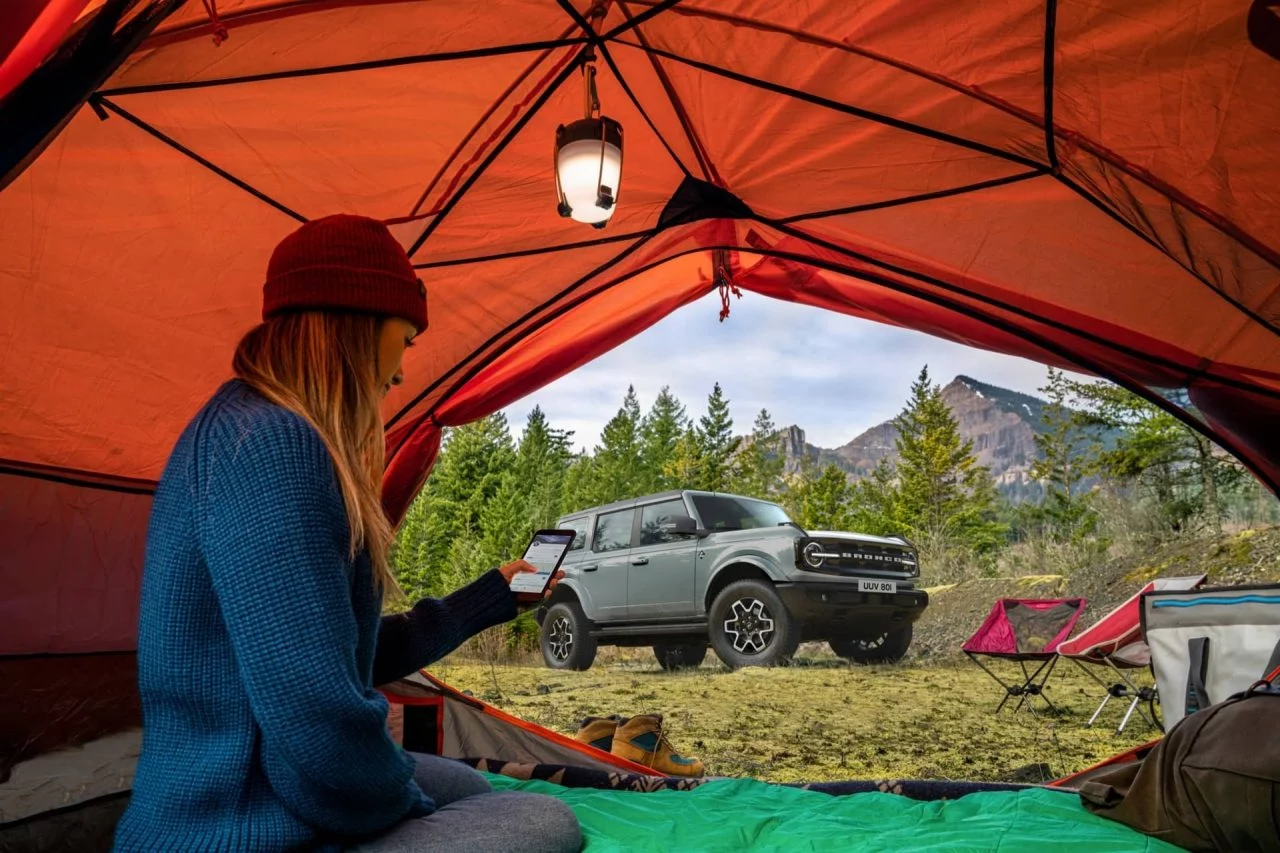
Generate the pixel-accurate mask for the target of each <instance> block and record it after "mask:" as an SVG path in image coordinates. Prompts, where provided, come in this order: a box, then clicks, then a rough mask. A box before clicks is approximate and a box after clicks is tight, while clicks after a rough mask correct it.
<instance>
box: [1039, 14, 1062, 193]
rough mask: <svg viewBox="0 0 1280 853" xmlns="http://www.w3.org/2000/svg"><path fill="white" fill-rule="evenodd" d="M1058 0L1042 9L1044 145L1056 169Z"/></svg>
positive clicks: (1051, 167) (1052, 167)
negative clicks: (1055, 102) (1054, 100)
mask: <svg viewBox="0 0 1280 853" xmlns="http://www.w3.org/2000/svg"><path fill="white" fill-rule="evenodd" d="M1057 23H1058V0H1047V2H1046V3H1045V11H1044V64H1043V70H1042V71H1041V74H1042V76H1043V78H1044V147H1045V153H1046V154H1048V155H1049V168H1050V169H1051V170H1052V171H1053V172H1057V171H1058V141H1057V135H1056V131H1055V130H1054V126H1053V77H1054V60H1055V53H1056V51H1057Z"/></svg>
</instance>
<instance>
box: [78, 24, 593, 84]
mask: <svg viewBox="0 0 1280 853" xmlns="http://www.w3.org/2000/svg"><path fill="white" fill-rule="evenodd" d="M586 42H587V39H584V38H559V39H550V40H547V41H534V42H521V43H519V44H512V45H501V46H499V47H486V48H477V49H475V50H457V51H446V52H444V53H421V54H414V55H412V56H398V57H394V58H391V59H371V60H368V61H365V62H348V63H343V64H340V65H320V66H317V67H315V68H295V69H292V70H289V71H266V72H263V73H261V74H242V75H239V76H236V77H216V78H213V79H210V80H189V81H179V82H173V83H151V84H147V85H139V86H120V87H117V88H112V89H100V90H99V91H98V92H97V94H99V95H102V96H108V95H114V96H122V95H146V94H152V93H156V92H178V91H185V90H190V89H214V88H218V87H221V86H234V85H238V84H241V83H265V82H271V81H274V80H293V79H298V78H306V77H322V76H327V75H329V74H351V73H359V72H361V71H376V70H378V69H382V68H397V67H402V66H406V65H425V64H431V63H435V62H459V61H464V60H468V59H486V58H489V57H493V56H507V55H510V54H514V53H534V52H535V51H539V50H555V49H556V48H558V47H573V46H574V45H580V44H586Z"/></svg>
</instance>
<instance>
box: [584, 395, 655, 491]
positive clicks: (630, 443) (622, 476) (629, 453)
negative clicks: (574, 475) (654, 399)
mask: <svg viewBox="0 0 1280 853" xmlns="http://www.w3.org/2000/svg"><path fill="white" fill-rule="evenodd" d="M600 442H601V443H600V446H599V447H597V448H596V452H595V460H594V465H593V469H594V471H593V474H594V476H593V478H592V486H593V488H592V491H593V493H594V495H593V501H592V502H593V503H596V504H607V503H611V502H613V501H617V500H622V499H623V498H628V497H637V496H638V495H640V494H641V493H642V492H641V491H640V490H641V489H643V488H644V486H645V483H644V478H643V477H642V474H643V469H642V463H641V457H640V450H641V447H640V401H639V400H638V399H637V398H636V389H635V388H634V387H628V388H627V395H626V397H624V398H623V400H622V408H620V409H619V410H618V413H617V414H616V415H614V416H613V418H612V419H611V420H610V421H609V422H608V423H607V424H605V426H604V431H603V432H602V433H601V435H600Z"/></svg>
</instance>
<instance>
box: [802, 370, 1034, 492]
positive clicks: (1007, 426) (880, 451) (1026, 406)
mask: <svg viewBox="0 0 1280 853" xmlns="http://www.w3.org/2000/svg"><path fill="white" fill-rule="evenodd" d="M942 399H943V400H944V401H945V402H946V403H947V405H948V406H949V407H950V408H951V411H952V412H953V413H954V414H955V417H956V421H957V423H958V425H959V431H960V437H961V439H963V440H966V441H969V440H972V441H973V450H974V454H975V455H976V456H977V458H978V463H979V464H980V465H985V466H986V467H987V468H988V469H989V470H990V471H991V475H992V478H993V479H994V480H995V483H996V487H997V488H998V489H999V490H1000V491H1001V492H1003V493H1004V494H1005V495H1006V496H1007V497H1009V498H1010V499H1011V500H1014V501H1021V500H1035V499H1037V498H1038V497H1039V496H1040V494H1041V492H1042V487H1041V485H1040V483H1038V482H1037V481H1036V480H1035V479H1034V478H1032V477H1031V466H1032V465H1033V464H1034V463H1035V461H1036V459H1037V458H1038V456H1039V452H1038V450H1037V449H1036V445H1035V436H1036V435H1037V434H1038V433H1041V432H1044V431H1045V426H1044V422H1043V414H1044V410H1045V407H1046V406H1047V405H1048V403H1046V402H1045V401H1044V400H1042V399H1040V398H1039V397H1034V396H1032V395H1030V394H1024V393H1022V392H1020V391H1013V390H1011V389H1008V388H1001V387H1000V386H998V385H992V384H990V383H986V382H982V381H979V380H977V379H974V378H973V377H970V376H965V375H963V374H961V375H959V376H956V377H955V378H954V379H952V380H951V381H950V382H949V383H947V385H946V386H944V387H943V389H942ZM780 434H781V447H780V449H781V453H782V456H783V458H784V460H785V461H786V470H787V472H788V473H795V472H796V471H798V470H799V468H800V465H801V461H802V460H803V459H805V458H806V457H807V458H808V459H809V460H810V461H811V462H812V463H815V464H816V465H817V466H818V467H819V468H825V467H826V466H827V465H828V464H834V465H835V466H836V467H838V468H840V469H841V470H843V471H845V472H847V473H848V474H849V476H850V477H851V478H852V479H861V478H863V477H866V476H868V475H870V473H871V472H872V471H874V470H875V468H876V466H877V465H878V464H879V463H880V462H881V461H882V460H885V459H888V460H891V461H892V459H893V458H894V457H896V455H897V448H896V446H895V440H896V439H897V435H898V430H897V428H896V427H895V426H894V423H893V421H892V420H888V421H885V422H883V423H880V424H877V425H875V426H873V427H871V428H870V429H867V430H864V431H863V432H862V433H860V434H858V435H857V436H855V437H854V438H853V439H852V440H851V441H849V442H847V443H845V444H843V445H841V446H840V447H837V448H824V447H818V446H816V445H813V444H809V443H808V441H807V440H806V438H805V432H804V429H803V428H801V427H800V426H799V425H796V424H792V425H790V426H787V427H784V428H783V429H782V430H780Z"/></svg>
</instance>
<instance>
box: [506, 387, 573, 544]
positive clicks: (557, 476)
mask: <svg viewBox="0 0 1280 853" xmlns="http://www.w3.org/2000/svg"><path fill="white" fill-rule="evenodd" d="M572 437H573V433H572V432H571V431H567V430H559V429H553V428H552V427H551V425H550V424H549V423H548V422H547V416H546V415H545V414H544V413H543V411H542V409H541V407H537V406H535V407H534V409H533V411H532V412H530V413H529V420H528V421H527V422H526V424H525V428H524V433H523V434H522V435H521V436H520V445H519V447H518V448H517V449H516V462H515V475H516V482H517V483H519V484H520V486H521V487H522V489H523V490H524V494H525V495H526V498H527V500H526V514H527V517H528V521H529V523H530V524H531V525H532V526H533V529H538V528H543V527H550V526H551V525H552V524H553V523H554V522H555V520H556V518H557V517H558V516H559V515H560V512H561V497H562V495H563V492H564V477H565V473H566V472H567V471H568V469H569V462H570V460H571V459H572V458H573V454H572V451H571V450H570V443H571V441H572Z"/></svg>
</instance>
